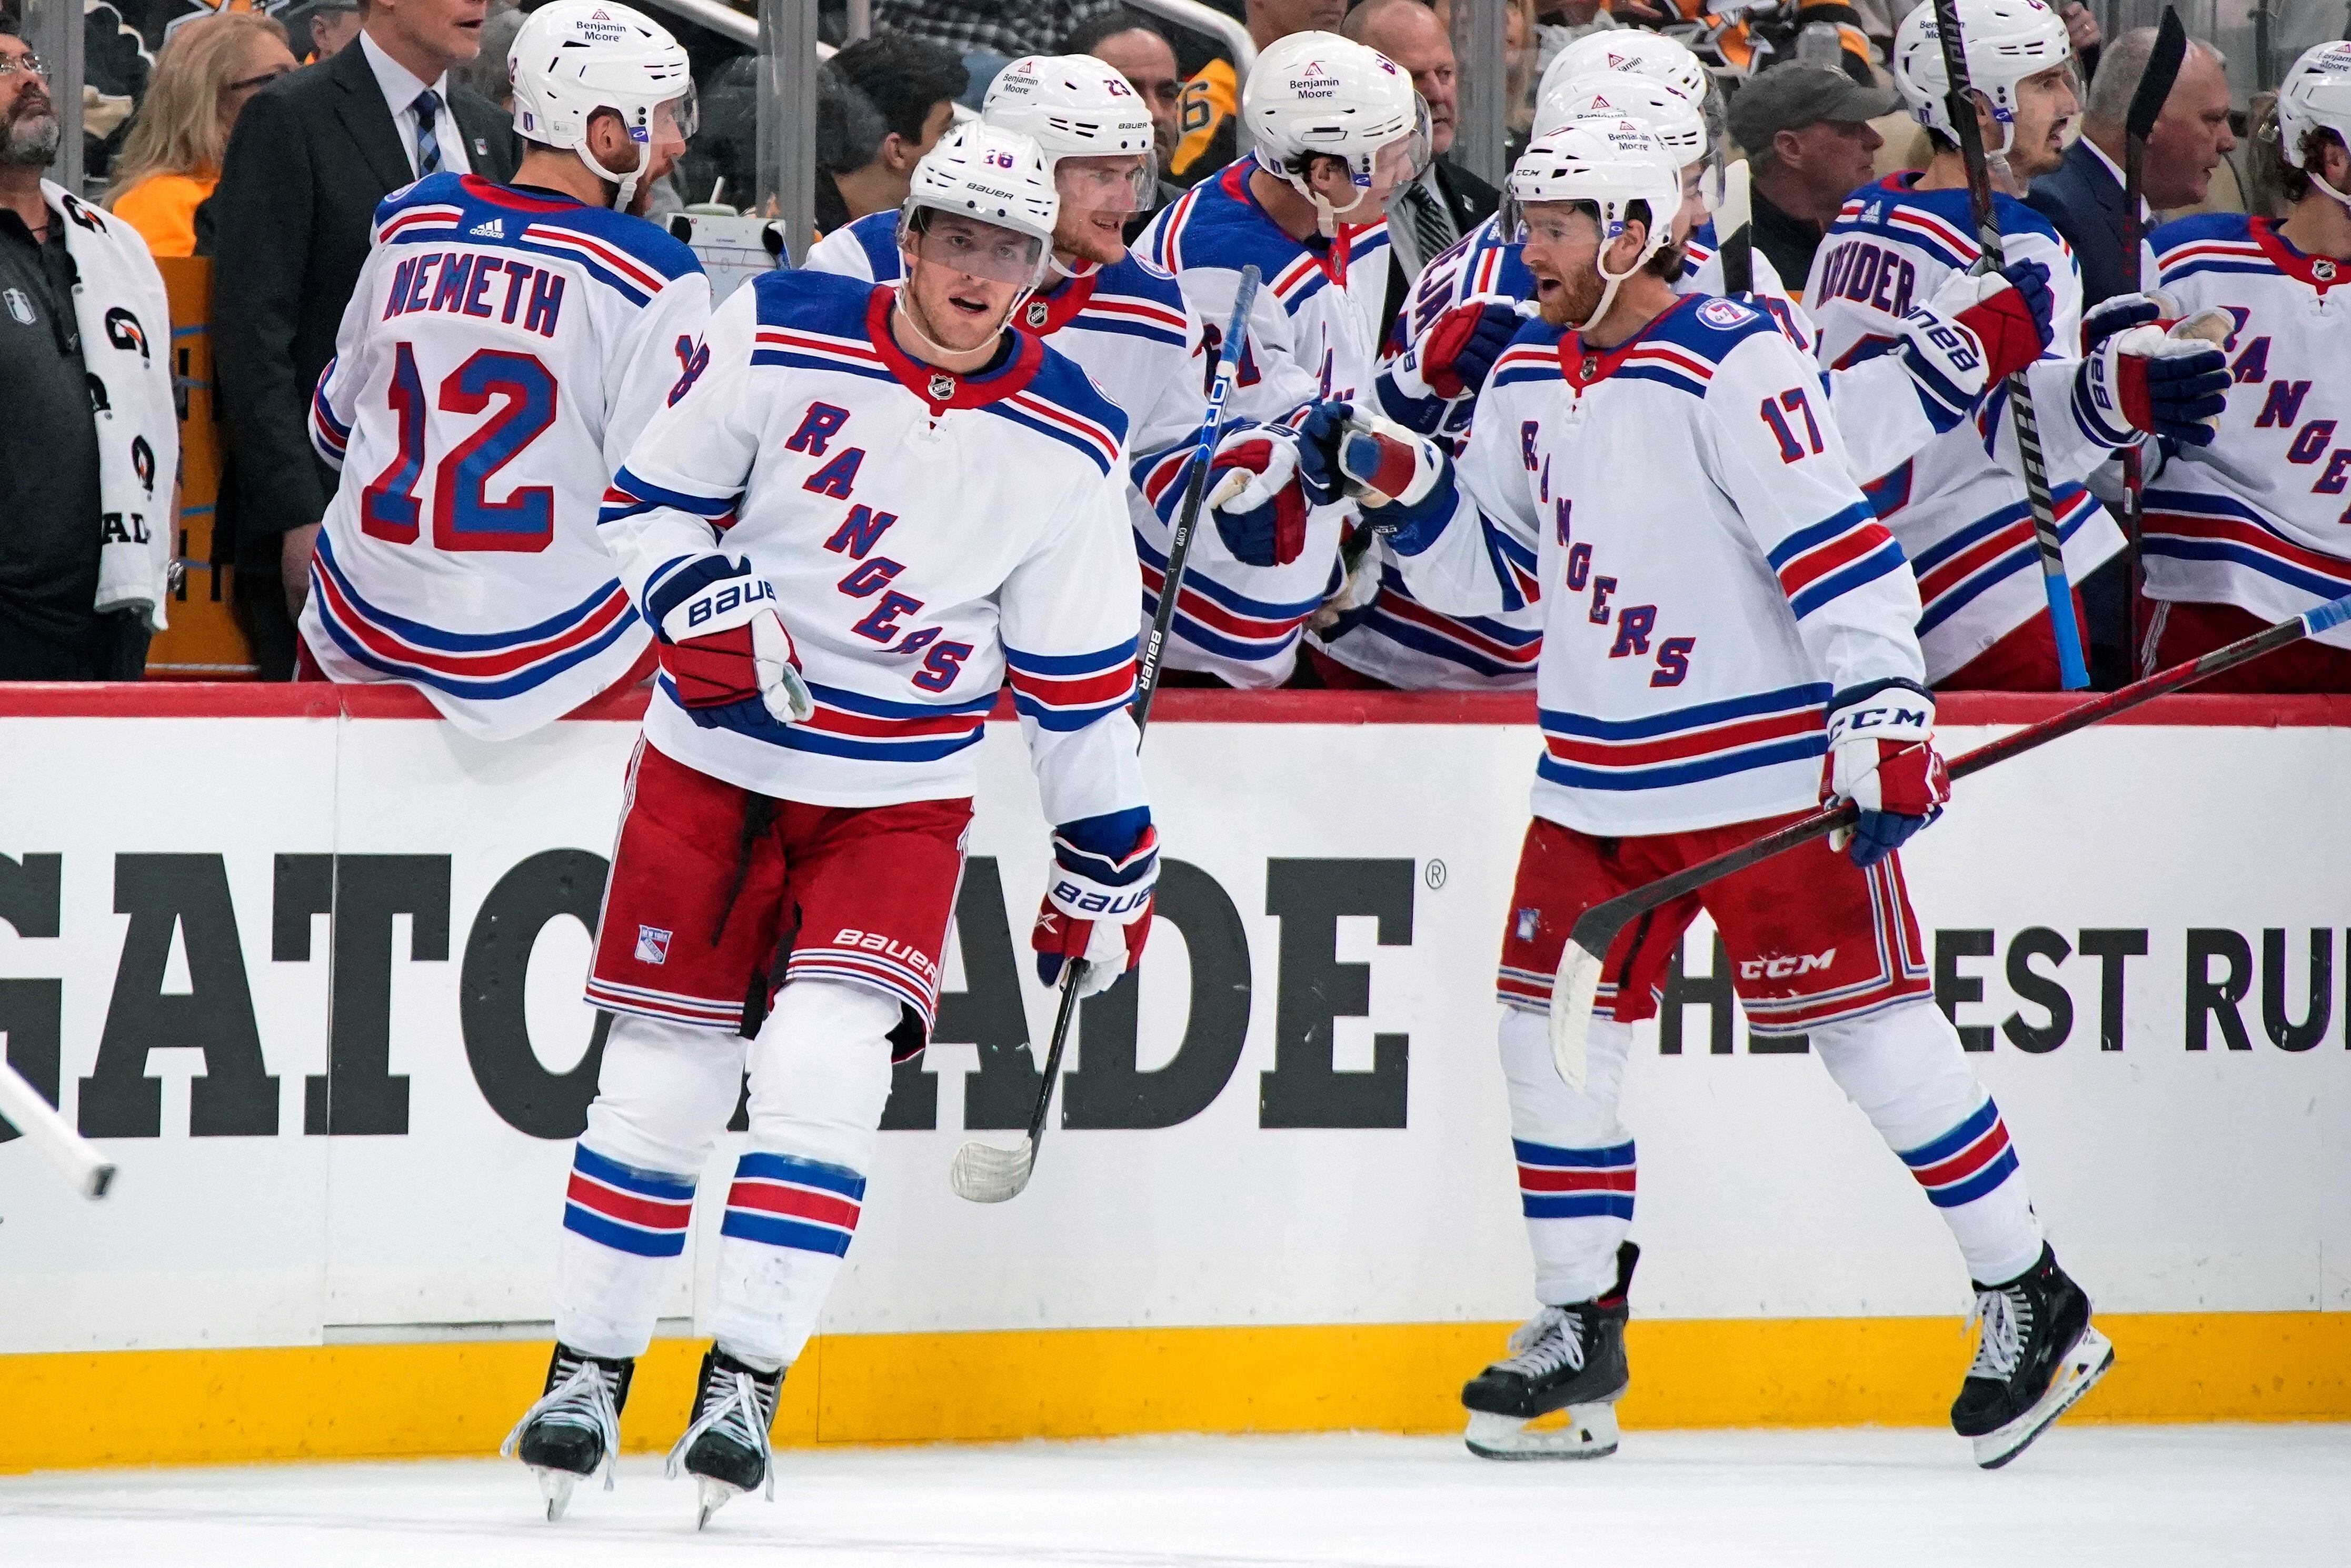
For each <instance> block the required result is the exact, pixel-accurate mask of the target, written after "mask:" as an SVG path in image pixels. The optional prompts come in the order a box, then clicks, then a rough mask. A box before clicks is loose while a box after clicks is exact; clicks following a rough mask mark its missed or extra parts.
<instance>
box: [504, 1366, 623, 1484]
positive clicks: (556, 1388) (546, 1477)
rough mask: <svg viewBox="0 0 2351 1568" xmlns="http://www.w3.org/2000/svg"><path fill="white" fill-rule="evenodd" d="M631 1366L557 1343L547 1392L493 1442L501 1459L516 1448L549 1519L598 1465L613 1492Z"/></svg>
mask: <svg viewBox="0 0 2351 1568" xmlns="http://www.w3.org/2000/svg"><path fill="white" fill-rule="evenodd" d="M636 1366H637V1364H636V1363H635V1362H633V1361H628V1360H622V1361H606V1360H604V1359H602V1358H601V1357H600V1356H593V1355H582V1354H580V1352H578V1351H576V1350H573V1349H571V1348H570V1347H569V1346H568V1345H562V1344H559V1345H557V1346H556V1347H555V1354H554V1357H553V1358H552V1359H551V1360H549V1363H548V1364H547V1392H546V1393H545V1394H543V1395H541V1396H539V1400H538V1404H536V1405H533V1406H531V1407H530V1408H529V1409H528V1410H526V1411H524V1412H523V1413H522V1419H521V1420H519V1421H517V1422H516V1423H515V1427H514V1430H513V1431H511V1432H508V1433H507V1440H506V1441H505V1442H503V1443H501V1444H499V1445H498V1455H499V1457H500V1458H507V1457H509V1456H511V1455H513V1454H514V1453H515V1451H516V1449H517V1448H520V1449H521V1453H522V1462H523V1463H524V1464H526V1465H528V1466H529V1467H530V1468H531V1469H532V1470H533V1471H534V1472H535V1473H536V1474H537V1475H538V1490H539V1492H540V1494H541V1495H542V1496H544V1497H545V1498H546V1499H547V1517H548V1519H549V1521H555V1520H558V1519H560V1518H562V1517H563V1509H564V1505H565V1504H567V1503H569V1501H570V1500H571V1489H572V1487H573V1485H574V1484H575V1483H577V1482H578V1481H579V1480H580V1478H581V1477H583V1476H592V1475H594V1474H595V1473H596V1471H597V1470H598V1469H600V1468H601V1469H602V1470H603V1472H604V1490H606V1491H611V1490H612V1459H613V1456H614V1455H615V1454H616V1453H617V1452H618V1451H619V1449H620V1447H621V1407H622V1406H624V1405H626V1404H627V1403H628V1402H629V1378H630V1376H631V1375H632V1374H633V1373H634V1372H635V1371H636Z"/></svg>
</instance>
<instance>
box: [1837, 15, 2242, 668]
mask: <svg viewBox="0 0 2351 1568" xmlns="http://www.w3.org/2000/svg"><path fill="white" fill-rule="evenodd" d="M1959 23H1960V28H1961V31H1962V33H1963V34H1964V36H1965V39H1966V47H1967V62H1968V74H1969V77H1970V79H1971V81H1972V82H1973V84H1974V87H1975V90H1976V98H1977V104H1976V112H1977V121H1978V124H1979V125H1980V128H1981V130H1982V134H1983V138H1984V147H1985V151H1986V153H1987V155H1988V156H1989V157H1990V158H1991V160H1992V162H1993V168H1994V175H1995V181H1994V183H1995V184H1996V185H1997V186H2000V187H2001V188H1999V189H1996V190H1995V191H1994V193H1993V195H1992V205H1993V211H1994V215H1995V217H1996V219H1997V221H1998V223H1999V225H2000V229H2001V245H2002V247H2003V249H2004V251H2005V253H2006V256H2007V258H2008V260H2009V261H2010V262H2011V263H2016V262H2023V261H2030V262H2036V263H2038V264H2039V265H2040V266H2042V267H2043V268H2045V269H2046V271H2047V273H2048V276H2049V287H2050V290H2051V292H2052V294H2053V297H2054V298H2053V308H2052V318H2053V323H2054V328H2055V337H2054V342H2055V344H2056V348H2055V350H2053V353H2052V354H2051V355H2050V356H2048V361H2047V362H2044V363H2043V364H2040V365H2037V366H2034V367H2032V369H2031V370H2029V371H2028V372H2027V374H2028V375H2029V376H2030V378H2031V382H2032V387H2033V389H2034V406H2035V409H2036V412H2037V413H2039V415H2040V431H2041V439H2042V444H2043V453H2044V455H2045V457H2046V461H2047V466H2048V473H2049V477H2050V479H2051V480H2052V481H2053V484H2052V500H2053V507H2054V510H2055V513H2056V522H2057V527H2058V531H2059V533H2060V535H2061V537H2062V538H2064V559H2065V568H2066V575H2067V576H2068V578H2069V579H2070V580H2072V581H2073V582H2074V584H2075V585H2077V586H2078V585H2079V584H2080V583H2081V582H2082V580H2084V579H2085V577H2087V576H2088V575H2089V574H2090V572H2092V571H2093V570H2095V569H2096V568H2097V567H2098V566H2099V565H2100V564H2101V563H2102V562H2104V561H2105V560H2106V559H2108V558H2109V557H2110V556H2112V555H2113V554H2114V553H2115V552H2116V550H2118V549H2121V548H2122V534H2121V531H2120V530H2119V529H2117V528H2116V527H2115V524H2114V520H2113V519H2112V518H2111V517H2108V516H2107V515H2106V513H2105V509H2104V508H2102V507H2100V506H2099V505H2098V503H2097V500H2096V498H2095V497H2093V496H2092V495H2091V494H2090V493H2089V492H2088V491H2087V490H2086V489H2085V488H2084V487H2083V486H2082V485H2081V484H2080V483H2079V480H2080V479H2081V477H2082V476H2085V475H2086V474H2088V473H2089V472H2090V470H2091V469H2092V468H2094V467H2095V466H2096V465H2099V464H2100V463H2102V462H2104V461H2105V459H2106V458H2107V457H2108V456H2109V455H2111V453H2112V452H2113V450H2114V449H2116V448H2119V447H2121V446H2124V445H2126V444H2130V443H2132V442H2134V441H2136V440H2137V439H2138V437H2139V434H2140V432H2141V430H2143V429H2147V428H2153V427H2155V426H2158V425H2163V424H2168V423H2169V421H2168V405H2167V409H2166V410H2158V412H2157V413H2155V414H2153V415H2146V417H2148V418H2149V419H2150V421H2151V423H2150V424H2149V425H2144V426H2138V427H2134V426H2132V425H2131V424H2128V423H2125V422H2124V421H2123V420H2122V418H2121V417H2120V416H2119V415H2117V414H2114V413H2101V412H2100V410H2099V408H2098V406H2097V404H2096V402H2095V399H2094V398H2093V397H2092V396H2090V395H2089V393H2090V389H2089V387H2088V385H2087V382H2085V380H2084V379H2083V373H2082V372H2083V371H2084V369H2085V365H2084V362H2083V361H2080V360H2078V359H2077V358H2075V357H2074V354H2075V350H2074V344H2076V343H2077V342H2078V341H2079V340H2080V329H2081V324H2082V319H2081V318H2082V283H2081V275H2080V271H2079V269H2078V267H2076V265H2075V263H2074V256H2073V252H2072V251H2071V250H2070V249H2069V248H2068V247H2067V246H2066V245H2065V242H2064V240H2062V239H2060V238H2059V237H2058V235H2057V232H2056V231H2055V230H2054V229H2053V228H2051V227H2050V226H2049V224H2048V221H2047V220H2046V219H2044V218H2043V217H2042V216H2041V215H2040V214H2037V213H2035V212H2033V210H2032V208H2030V207H2028V206H2026V205H2025V204H2023V203H2022V201H2020V200H2018V199H2017V195H2018V193H2020V192H2021V191H2022V189H2023V186H2024V185H2025V183H2029V182H2030V181H2031V180H2032V178H2033V176H2035V175H2037V174H2043V173H2046V172H2049V171H2051V170H2053V169H2054V168H2056V167H2057V165H2058V162H2060V159H2061V157H2062V154H2063V138H2064V132H2065V129H2066V127H2067V125H2068V124H2069V123H2070V122H2071V121H2072V120H2073V119H2074V115H2075V114H2077V113H2078V112H2079V110H2080V97H2079V90H2080V89H2079V83H2078V82H2077V80H2076V78H2075V77H2074V60H2073V53H2072V48H2071V46H2070V45H2069V43H2068V42H2067V39H2066V33H2065V24H2064V22H2063V21H2061V20H2059V19H2058V16H2057V14H2056V13H2055V12H2054V11H2053V10H2051V9H2050V8H2049V6H2048V5H2045V4H2043V0H1959ZM1894 77H1895V81H1896V85H1898V86H1899V87H1900V88H1901V89H1902V94H1903V97H1904V99H1905V100H1906V101H1907V103H1908V104H1909V106H1910V110H1911V112H1912V113H1913V114H1914V115H1916V116H1917V119H1918V120H1919V121H1920V122H1921V123H1922V124H1924V125H1925V126H1926V127H1927V129H1928V134H1929V136H1930V137H1931V138H1932V140H1933V142H1934V148H1935V154H1934V157H1933V159H1932V160H1931V161H1930V162H1928V166H1927V169H1926V170H1925V172H1923V173H1903V174H1894V175H1889V176H1888V177H1887V178H1886V179H1885V180H1884V181H1882V182H1880V183H1876V184H1875V185H1865V186H1864V187H1863V188H1862V189H1860V190H1858V191H1856V192H1855V193H1854V194H1853V197H1852V199H1851V200H1849V201H1848V202H1847V203H1846V204H1845V206H1844V212H1843V213H1842V214H1840V215H1839V216H1838V218H1837V221H1836V223H1835V224H1834V225H1832V226H1831V228H1830V230H1829V233H1828V236H1827V238H1826V240H1825V241H1824V242H1823V244H1822V246H1821V248H1820V251H1819V253H1818V255H1816V256H1814V257H1813V273H1812V277H1811V278H1810V279H1809V280H1808V282H1807V283H1806V285H1805V288H1804V301H1805V304H1806V306H1807V307H1808V308H1810V310H1811V312H1812V314H1813V318H1814V319H1815V320H1817V321H1818V322H1819V324H1820V327H1821V329H1822V333H1823V338H1822V342H1821V350H1820V352H1821V358H1822V359H1823V361H1825V362H1826V363H1828V364H1830V365H1839V364H1844V363H1847V362H1849V361H1852V360H1854V359H1855V357H1857V356H1861V355H1865V354H1869V353H1872V352H1876V351H1879V350H1880V349H1881V347H1882V345H1883V344H1884V343H1885V342H1886V340H1888V339H1889V338H1891V337H1893V336H1894V335H1896V334H1897V333H1898V332H1899V331H1900V330H1901V327H1900V323H1901V321H1902V319H1903V316H1904V315H1905V313H1907V311H1908V310H1909V308H1911V306H1912V305H1913V304H1914V303H1915V302H1916V301H1917V300H1920V299H1927V298H1934V297H1935V296H1937V295H1938V293H1939V292H1940V291H1941V290H1942V289H1943V288H1944V287H1946V285H1947V284H1948V283H1949V280H1950V279H1951V278H1953V277H1955V276H1958V275H1960V274H1964V273H1966V272H1967V271H1969V270H1970V268H1971V267H1973V266H1974V265H1975V264H1976V262H1977V260H1978V258H1979V257H1980V256H1981V254H1982V253H1981V249H1980V246H1978V245H1977V244H1976V238H1975V225H1974V220H1973V217H1972V215H1971V214H1970V205H1969V198H1968V190H1967V170H1966V165H1965V162H1964V161H1963V160H1962V159H1961V157H1960V154H1959V142H1958V140H1957V132H1956V131H1955V130H1954V129H1953V127H1952V124H1951V120H1950V115H1949V109H1948V107H1947V103H1946V93H1945V82H1946V80H1947V78H1946V76H1945V73H1944V69H1943V56H1942V46H1941V43H1940V41H1939V37H1938V33H1937V31H1936V28H1935V20H1934V13H1933V8H1932V7H1930V6H1925V5H1922V6H1920V7H1918V8H1917V10H1915V11H1913V12H1911V13H1910V15H1909V16H1907V17H1905V18H1904V19H1903V22H1902V26H1901V27H1900V29H1899V30H1898V32H1897V33H1896V38H1895V46H1894ZM2176 347H2179V351H2180V352H2182V353H2185V352H2186V351H2187V350H2185V348H2184V346H2176ZM2172 351H2173V350H2171V349H2167V350H2163V352H2165V353H2167V354H2168V353H2171V352H2172ZM2191 357H2192V356H2191ZM2195 364H2196V365H2197V366H2201V367H2204V368H2207V369H2209V368H2210V367H2209V365H2208V364H2207V361H2206V360H2205V359H2203V358H2200V357H2196V358H2195ZM2174 368H2175V369H2184V368H2186V367H2185V366H2181V367H2174ZM2209 390H2210V389H2209V388H2207V389H2206V392H2209ZM2077 394H2079V395H2077ZM2007 407H2008V400H2007V395H2006V392H2005V390H2004V389H2003V390H2001V391H1997V392H1994V394H1993V395H1992V396H1991V398H1990V399H1988V400H1986V402H1984V404H1983V408H1982V411H1981V413H1980V414H1979V415H1978V416H1977V418H1976V419H1975V420H1974V421H1973V422H1972V423H1970V424H1969V425H1966V426H1963V427H1959V428H1954V429H1950V430H1949V431H1948V433H1947V434H1942V435H1940V436H1939V437H1938V438H1937V439H1936V440H1934V441H1933V442H1931V443H1930V444H1928V445H1927V446H1926V448H1925V449H1924V450H1922V451H1920V452H1919V453H1918V454H1917V456H1915V457H1913V458H1911V459H1909V460H1908V461H1907V462H1905V463H1902V464H1900V465H1896V467H1894V468H1892V469H1890V470H1885V471H1878V472H1875V473H1871V474H1869V475H1868V478H1869V481H1870V483H1869V494H1870V499H1871V501H1872V503H1873V504H1874V505H1875V506H1876V508H1877V515H1878V516H1879V517H1881V518H1883V519H1884V520H1885V521H1886V525H1887V526H1888V527H1889V528H1892V529H1893V531H1894V535H1895V537H1896V538H1898V539H1900V540H1901V541H1902V547H1903V549H1904V551H1905V552H1906V553H1907V555H1908V557H1909V559H1910V564H1911V566H1912V568H1913V570H1915V571H1916V572H1917V578H1918V594H1919V599H1920V601H1922V603H1923V605H1924V610H1923V613H1922V614H1921V616H1920V619H1919V622H1918V641H1919V645H1920V647H1921V648H1922V649H1923V650H1924V651H1925V654H1926V659H1927V678H1928V683H1929V684H1930V685H1935V686H1938V687H1948V688H1951V689H1954V690H1992V691H2053V690H2055V689H2056V688H2057V686H2058V685H2059V676H2058V663H2057V644H2056V638H2055V634H2054V633H2053V631H2052V628H2051V625H2050V620H2049V608H2048V597H2047V594H2046V591H2044V589H2043V585H2042V577H2041V569H2040V555H2039V551H2038V549H2037V548H2036V546H2035V543H2034V538H2033V529H2032V515H2031V509H2030V507H2028V505H2027V503H2026V498H2025V487H2024V481H2023V478H2022V467H2021V465H2020V464H2019V462H2018V460H2017V458H2016V456H2015V455H2014V452H2013V444H2014V438H2015V433H2014V430H2013V428H2012V427H2011V423H2010V422H2009V420H2008V418H2007ZM2142 413H2144V411H2142Z"/></svg>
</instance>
